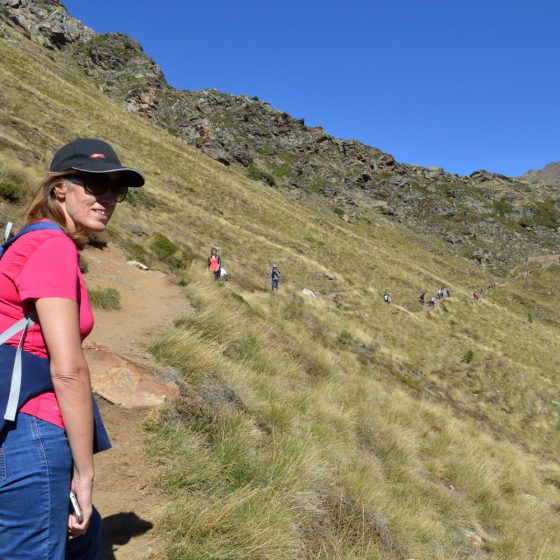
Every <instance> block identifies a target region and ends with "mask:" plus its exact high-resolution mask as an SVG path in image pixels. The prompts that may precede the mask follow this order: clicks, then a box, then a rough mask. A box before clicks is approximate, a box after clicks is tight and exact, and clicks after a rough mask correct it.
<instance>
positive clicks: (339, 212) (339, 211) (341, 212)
mask: <svg viewBox="0 0 560 560" xmlns="http://www.w3.org/2000/svg"><path fill="white" fill-rule="evenodd" d="M333 212H334V213H335V214H336V215H337V216H338V217H339V218H342V216H344V214H345V213H346V212H344V209H343V208H341V207H340V206H337V207H336V208H335V209H334V210H333Z"/></svg>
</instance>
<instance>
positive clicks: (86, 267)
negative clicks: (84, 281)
mask: <svg viewBox="0 0 560 560" xmlns="http://www.w3.org/2000/svg"><path fill="white" fill-rule="evenodd" d="M88 270H89V264H88V261H87V259H86V258H85V257H84V256H83V255H80V272H81V273H82V274H87V272H88Z"/></svg>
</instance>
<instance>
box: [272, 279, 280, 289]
mask: <svg viewBox="0 0 560 560" xmlns="http://www.w3.org/2000/svg"><path fill="white" fill-rule="evenodd" d="M279 282H280V279H279V278H273V279H272V291H273V292H274V290H277V289H278V284H279Z"/></svg>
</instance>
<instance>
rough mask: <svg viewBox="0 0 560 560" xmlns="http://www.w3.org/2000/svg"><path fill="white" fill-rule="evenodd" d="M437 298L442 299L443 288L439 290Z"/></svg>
mask: <svg viewBox="0 0 560 560" xmlns="http://www.w3.org/2000/svg"><path fill="white" fill-rule="evenodd" d="M437 298H438V299H441V288H439V290H438V291H437Z"/></svg>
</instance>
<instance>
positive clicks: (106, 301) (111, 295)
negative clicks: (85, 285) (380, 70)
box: [88, 288, 121, 310]
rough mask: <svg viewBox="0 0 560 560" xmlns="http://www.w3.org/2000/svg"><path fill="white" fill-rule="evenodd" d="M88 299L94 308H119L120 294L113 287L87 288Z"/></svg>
mask: <svg viewBox="0 0 560 560" xmlns="http://www.w3.org/2000/svg"><path fill="white" fill-rule="evenodd" d="M88 295H89V300H90V302H91V305H92V307H94V308H95V309H107V310H110V309H120V308H121V295H120V294H119V292H118V291H117V290H115V289H114V288H92V289H91V290H88Z"/></svg>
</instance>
